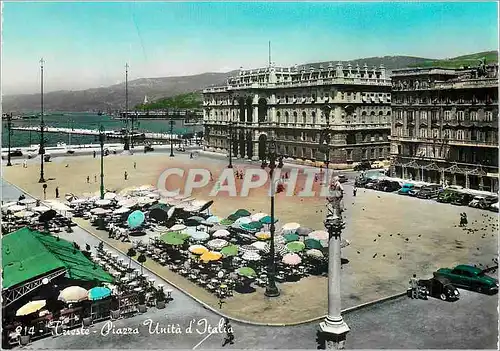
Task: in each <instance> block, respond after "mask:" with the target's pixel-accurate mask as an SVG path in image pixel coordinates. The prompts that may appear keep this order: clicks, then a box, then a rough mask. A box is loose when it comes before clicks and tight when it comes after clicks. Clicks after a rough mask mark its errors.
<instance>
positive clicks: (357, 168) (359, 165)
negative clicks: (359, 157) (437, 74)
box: [354, 161, 372, 172]
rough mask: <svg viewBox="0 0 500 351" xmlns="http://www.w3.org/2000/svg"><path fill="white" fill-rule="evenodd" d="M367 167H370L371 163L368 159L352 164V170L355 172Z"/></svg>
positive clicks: (364, 169)
mask: <svg viewBox="0 0 500 351" xmlns="http://www.w3.org/2000/svg"><path fill="white" fill-rule="evenodd" d="M368 169H372V165H371V163H370V162H368V161H363V162H361V163H358V164H357V165H356V166H354V170H355V171H356V172H359V171H366V170H368Z"/></svg>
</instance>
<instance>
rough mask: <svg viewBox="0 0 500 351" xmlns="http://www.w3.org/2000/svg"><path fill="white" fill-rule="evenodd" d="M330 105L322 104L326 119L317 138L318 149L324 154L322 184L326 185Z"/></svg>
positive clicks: (328, 156) (329, 137)
mask: <svg viewBox="0 0 500 351" xmlns="http://www.w3.org/2000/svg"><path fill="white" fill-rule="evenodd" d="M331 110H332V107H331V106H330V105H328V104H327V105H325V106H323V114H324V116H325V119H326V127H325V129H323V130H322V131H321V137H320V140H319V143H320V151H321V152H323V153H324V154H325V166H326V170H325V179H324V184H326V185H328V183H329V178H328V166H329V165H330V141H331V129H330V111H331Z"/></svg>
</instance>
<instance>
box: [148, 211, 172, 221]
mask: <svg viewBox="0 0 500 351" xmlns="http://www.w3.org/2000/svg"><path fill="white" fill-rule="evenodd" d="M149 218H152V219H154V220H156V221H158V222H164V221H166V220H167V219H168V215H167V212H165V211H164V210H162V209H161V208H155V209H153V210H151V212H149Z"/></svg>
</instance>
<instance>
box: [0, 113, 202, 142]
mask: <svg viewBox="0 0 500 351" xmlns="http://www.w3.org/2000/svg"><path fill="white" fill-rule="evenodd" d="M174 121H175V124H174V127H173V132H174V134H187V133H196V132H199V131H202V130H203V127H202V126H199V125H197V126H185V125H184V124H183V121H181V120H174ZM44 122H45V125H47V126H49V127H59V128H75V129H77V128H80V129H94V130H96V129H99V127H100V126H101V125H102V126H103V127H104V129H105V130H106V131H111V130H120V129H122V128H124V127H125V121H123V120H120V119H114V118H113V117H111V116H107V115H101V116H99V115H97V114H94V113H84V112H81V113H80V112H59V113H46V114H44ZM134 124H135V127H134V131H137V132H153V133H170V120H169V119H139V120H137V121H136V122H135V123H134ZM12 126H13V127H16V126H17V127H29V126H31V127H35V126H36V127H39V126H40V118H39V117H38V118H30V119H20V120H13V121H12ZM44 137H45V140H46V145H47V146H55V145H57V143H66V144H71V145H78V144H93V143H98V137H97V136H93V135H71V136H69V135H68V134H67V133H45V135H44ZM7 138H8V129H7V123H6V121H5V120H4V119H2V147H7V146H8V139H7ZM39 143H40V133H39V132H36V131H31V132H28V131H17V130H13V131H12V135H11V148H15V147H24V146H30V145H33V144H39Z"/></svg>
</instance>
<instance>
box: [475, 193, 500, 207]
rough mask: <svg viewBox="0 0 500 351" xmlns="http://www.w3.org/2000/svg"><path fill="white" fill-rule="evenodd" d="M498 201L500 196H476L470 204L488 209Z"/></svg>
mask: <svg viewBox="0 0 500 351" xmlns="http://www.w3.org/2000/svg"><path fill="white" fill-rule="evenodd" d="M496 202H498V197H496V196H474V198H473V199H472V201H471V202H469V206H470V207H474V208H480V209H483V210H486V209H488V208H490V206H491V205H493V204H494V203H496Z"/></svg>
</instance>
